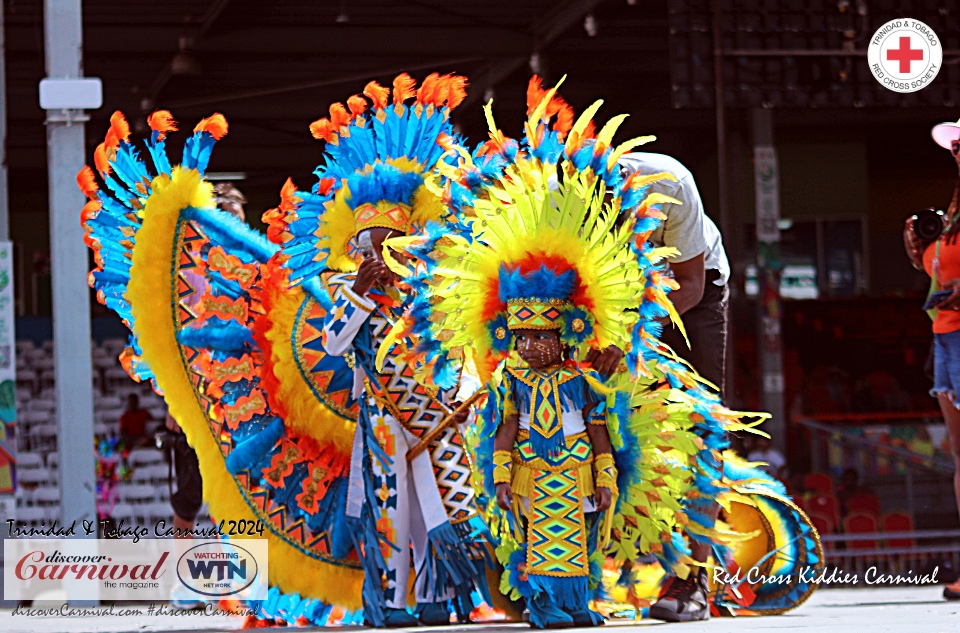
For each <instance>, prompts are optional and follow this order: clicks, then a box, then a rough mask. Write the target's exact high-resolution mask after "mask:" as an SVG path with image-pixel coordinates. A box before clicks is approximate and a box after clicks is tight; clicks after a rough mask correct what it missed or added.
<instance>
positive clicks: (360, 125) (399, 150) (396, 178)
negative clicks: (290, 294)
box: [264, 73, 467, 284]
mask: <svg viewBox="0 0 960 633" xmlns="http://www.w3.org/2000/svg"><path fill="white" fill-rule="evenodd" d="M466 85H467V80H466V78H465V77H460V76H457V75H442V76H441V75H439V74H437V73H433V74H431V75H429V76H428V77H427V78H426V79H424V81H423V84H422V85H421V86H420V88H419V89H417V88H416V83H415V81H414V80H413V79H412V78H411V77H410V76H409V75H407V74H406V73H404V74H402V75H399V76H398V77H397V78H396V79H394V81H393V90H392V103H389V104H388V99H389V97H390V95H391V90H390V89H388V88H385V87H383V86H381V85H379V84H378V83H377V82H375V81H371V82H370V83H368V84H367V86H366V87H365V88H364V90H363V95H354V96H352V97H350V98H349V99H347V103H346V105H344V104H342V103H335V104H333V105H332V106H330V114H329V116H327V117H324V118H322V119H319V120H317V121H314V122H313V123H312V124H311V125H310V131H311V132H312V133H313V136H314V137H315V138H317V139H322V140H324V141H326V143H327V146H326V154H325V156H324V162H323V164H321V165H320V166H319V167H318V168H317V169H316V171H315V172H314V173H315V174H316V175H317V176H318V177H319V179H320V180H319V182H318V183H317V185H316V186H315V187H314V189H313V192H312V193H306V192H299V191H296V189H295V188H294V187H293V186H292V184H290V183H288V185H287V187H285V188H284V200H283V204H281V206H280V208H279V209H277V210H274V211H272V212H268V213H267V214H266V215H265V216H264V220H265V221H266V222H268V223H269V224H270V225H271V229H272V230H271V231H270V232H269V234H270V236H271V239H273V240H274V241H276V242H277V243H279V244H280V245H281V246H282V248H283V253H284V256H285V257H286V262H285V266H286V267H287V268H289V269H290V271H291V274H290V279H291V283H294V284H298V283H301V282H304V281H307V280H308V279H310V278H312V277H314V276H315V275H316V274H317V273H319V272H321V271H323V270H325V269H333V270H351V269H353V268H355V266H356V262H355V258H354V256H353V254H352V252H351V248H350V243H351V240H353V238H354V237H355V236H356V235H357V234H358V233H360V232H361V231H363V230H364V229H370V228H375V227H384V228H389V229H393V230H396V231H399V232H401V233H404V234H408V233H410V232H411V231H412V230H414V229H415V228H416V227H422V226H423V225H424V224H425V223H426V222H427V221H430V220H439V219H441V218H442V217H443V216H444V214H445V213H446V207H445V206H444V205H443V203H442V202H441V199H440V195H439V192H438V191H439V190H438V189H437V188H436V187H432V186H431V185H430V182H429V181H430V180H431V178H433V175H432V170H433V168H434V165H435V164H436V163H437V161H438V160H439V159H440V157H441V156H442V155H443V153H444V151H445V149H444V147H443V145H444V144H446V142H447V141H446V139H448V138H449V137H451V136H452V134H453V128H452V126H451V124H450V121H449V117H450V112H451V111H452V110H453V109H454V108H456V107H457V106H458V105H459V104H460V103H461V102H462V101H463V99H464V97H465V96H466V91H465V89H466ZM411 98H412V99H414V101H413V103H412V104H410V105H405V102H407V101H408V100H410V99H411ZM368 99H369V101H368Z"/></svg>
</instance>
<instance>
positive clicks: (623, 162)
mask: <svg viewBox="0 0 960 633" xmlns="http://www.w3.org/2000/svg"><path fill="white" fill-rule="evenodd" d="M619 164H620V166H621V167H623V168H624V169H625V170H626V171H627V172H629V173H634V172H640V173H641V174H656V173H659V172H664V171H665V172H668V173H670V174H673V176H674V177H675V178H676V179H677V180H676V181H672V180H661V181H660V182H655V183H653V184H651V185H650V192H657V193H662V194H664V195H667V196H670V197H671V198H675V199H676V200H679V201H680V204H662V205H660V209H661V210H662V211H663V213H664V214H665V215H666V216H667V219H666V220H664V221H663V224H662V225H660V227H659V228H657V230H656V231H654V232H653V233H652V234H651V235H650V241H651V242H652V243H653V245H654V246H673V247H674V248H676V249H677V250H679V251H680V254H679V255H677V256H675V257H672V258H670V261H674V262H685V261H689V260H691V259H693V258H694V257H696V256H697V255H700V254H703V265H704V268H705V269H706V270H716V271H718V272H719V273H720V278H719V279H717V280H716V281H715V282H714V283H715V284H717V285H718V286H722V285H724V284H726V283H727V281H728V280H729V279H730V263H729V262H728V261H727V254H726V252H725V251H724V250H723V240H722V238H721V236H720V230H719V229H717V225H716V224H714V222H713V220H711V219H710V217H709V216H707V214H705V213H704V212H703V201H702V200H701V199H700V192H699V191H697V184H696V183H695V182H694V181H693V174H691V173H690V170H689V169H687V168H686V167H684V166H683V164H682V163H681V162H680V161H678V160H677V159H675V158H673V157H672V156H667V155H666V154H651V153H648V152H631V153H629V154H624V155H623V156H621V157H620V162H619Z"/></svg>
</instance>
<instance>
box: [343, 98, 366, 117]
mask: <svg viewBox="0 0 960 633" xmlns="http://www.w3.org/2000/svg"><path fill="white" fill-rule="evenodd" d="M347 108H349V109H350V114H351V115H353V117H354V118H356V117H358V116H360V115H361V114H363V113H364V112H366V110H367V100H366V99H364V98H363V97H362V96H360V95H353V96H352V97H350V98H349V99H347Z"/></svg>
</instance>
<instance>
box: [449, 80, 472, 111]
mask: <svg viewBox="0 0 960 633" xmlns="http://www.w3.org/2000/svg"><path fill="white" fill-rule="evenodd" d="M469 85H470V82H468V81H467V78H466V77H464V76H462V75H454V76H453V77H451V78H450V94H449V95H447V107H448V108H449V109H451V110H453V109H454V108H456V107H457V106H458V105H460V104H461V103H463V100H464V99H466V98H467V86H469Z"/></svg>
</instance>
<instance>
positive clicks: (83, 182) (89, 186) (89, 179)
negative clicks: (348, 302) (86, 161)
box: [77, 165, 100, 200]
mask: <svg viewBox="0 0 960 633" xmlns="http://www.w3.org/2000/svg"><path fill="white" fill-rule="evenodd" d="M77 186H78V187H80V191H82V192H83V195H85V196H86V197H88V198H90V199H91V200H95V199H96V197H97V191H99V189H100V188H99V187H97V180H96V176H95V175H94V173H93V170H92V169H90V166H89V165H84V166H83V168H82V169H81V170H80V171H79V172H77Z"/></svg>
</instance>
